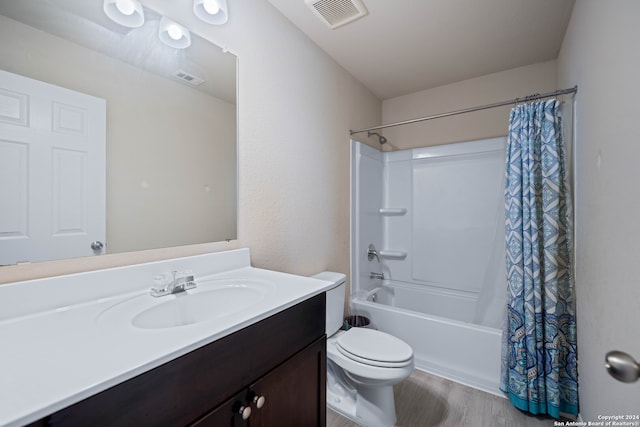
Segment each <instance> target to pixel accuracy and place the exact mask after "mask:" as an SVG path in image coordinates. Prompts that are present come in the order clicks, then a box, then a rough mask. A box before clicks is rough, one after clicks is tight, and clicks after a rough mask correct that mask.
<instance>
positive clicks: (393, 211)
mask: <svg viewBox="0 0 640 427" xmlns="http://www.w3.org/2000/svg"><path fill="white" fill-rule="evenodd" d="M406 213H407V208H380V214H381V215H387V216H393V215H404V214H406Z"/></svg>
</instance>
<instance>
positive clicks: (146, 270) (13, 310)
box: [0, 249, 331, 426]
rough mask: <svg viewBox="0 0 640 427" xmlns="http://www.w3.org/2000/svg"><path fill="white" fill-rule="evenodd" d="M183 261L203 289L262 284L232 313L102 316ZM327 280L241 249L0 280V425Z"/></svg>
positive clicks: (210, 337)
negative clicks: (272, 265)
mask: <svg viewBox="0 0 640 427" xmlns="http://www.w3.org/2000/svg"><path fill="white" fill-rule="evenodd" d="M186 269H190V270H192V271H193V272H194V274H195V275H196V279H197V281H198V282H199V283H201V284H199V286H201V287H203V288H204V287H207V286H210V285H211V284H213V285H211V286H214V285H215V284H216V283H218V284H219V283H224V281H221V280H220V279H227V281H228V282H230V283H235V284H238V283H241V282H243V281H247V282H252V281H253V282H255V283H261V284H262V287H261V289H263V290H264V289H266V290H267V291H266V292H264V294H263V295H262V296H261V298H260V299H259V301H258V302H256V303H254V304H252V305H249V306H248V307H246V308H244V309H241V310H239V311H237V312H234V313H230V314H227V315H225V316H222V317H218V318H212V319H209V320H206V319H205V320H203V321H200V322H198V323H194V324H189V325H185V326H178V327H168V328H160V329H142V328H137V327H135V326H133V325H132V324H131V322H128V321H122V319H120V320H119V321H115V320H114V321H110V320H109V319H108V314H109V313H110V312H113V310H116V309H118V307H122V306H126V305H127V304H130V302H131V301H132V300H135V299H136V298H137V299H140V298H143V296H144V295H148V294H149V290H150V288H151V287H152V286H153V284H154V283H153V280H152V278H153V276H154V275H156V274H158V273H163V272H167V271H173V270H186ZM329 287H331V284H330V283H328V282H325V281H321V280H316V279H311V278H305V277H299V276H294V275H289V274H285V273H279V272H273V271H269V270H263V269H258V268H253V267H251V265H250V254H249V250H248V249H238V250H233V251H227V252H220V253H214V254H206V255H199V256H193V257H186V258H180V259H174V260H167V261H159V262H153V263H147V264H140V265H134V266H128V267H120V268H113V269H107V270H100V271H93V272H87V273H79V274H73V275H68V276H59V277H53V278H48V279H38V280H32V281H26V282H19V283H12V284H7V285H2V286H0V342H2V347H3V350H2V352H0V366H1V367H2V368H0V372H1V375H0V376H1V377H2V381H1V382H0V425H1V426H14V425H23V424H26V423H29V422H32V421H35V420H38V419H40V418H42V417H44V416H47V415H49V414H52V413H54V412H56V411H58V410H60V409H62V408H65V407H68V406H69V405H72V404H74V403H76V402H79V401H81V400H83V399H86V398H88V397H90V396H93V395H95V394H96V393H99V392H101V391H103V390H106V389H108V388H110V387H112V386H114V385H116V384H119V383H122V382H124V381H126V380H129V379H131V378H133V377H136V376H138V375H140V374H142V373H144V372H147V371H149V370H151V369H153V368H156V367H158V366H160V365H163V364H165V363H166V362H169V361H172V360H174V359H176V358H178V357H180V356H183V355H186V354H187V353H190V352H192V351H194V350H196V349H198V348H201V347H203V346H206V345H207V344H210V343H213V342H214V341H217V340H220V339H221V338H223V337H227V336H229V335H231V334H233V333H234V332H237V331H240V330H242V329H244V328H246V327H248V326H250V325H254V324H257V323H259V322H260V321H263V320H264V319H267V318H269V317H271V316H273V315H275V314H276V313H280V312H282V311H285V310H287V309H289V308H291V307H293V306H295V305H296V304H298V303H300V302H302V301H305V300H308V299H310V298H311V297H313V296H316V295H319V294H321V293H323V292H324V291H325V290H326V289H328V288H329ZM149 298H152V297H151V296H149ZM162 298H167V297H160V298H159V300H160V299H162ZM152 303H153V304H158V303H157V302H152ZM114 306H115V307H114ZM124 315H126V314H124ZM105 318H106V319H107V321H105Z"/></svg>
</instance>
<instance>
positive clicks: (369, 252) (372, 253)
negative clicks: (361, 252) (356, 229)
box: [367, 243, 380, 262]
mask: <svg viewBox="0 0 640 427" xmlns="http://www.w3.org/2000/svg"><path fill="white" fill-rule="evenodd" d="M374 258H375V259H377V260H378V262H380V258H379V257H378V251H377V250H376V247H375V246H374V245H373V243H371V244H370V245H369V249H368V250H367V259H368V260H369V261H373V259H374Z"/></svg>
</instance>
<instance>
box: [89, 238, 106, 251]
mask: <svg viewBox="0 0 640 427" xmlns="http://www.w3.org/2000/svg"><path fill="white" fill-rule="evenodd" d="M91 249H93V251H94V252H98V251H101V250H102V249H104V243H102V242H101V241H100V240H96V241H95V242H91Z"/></svg>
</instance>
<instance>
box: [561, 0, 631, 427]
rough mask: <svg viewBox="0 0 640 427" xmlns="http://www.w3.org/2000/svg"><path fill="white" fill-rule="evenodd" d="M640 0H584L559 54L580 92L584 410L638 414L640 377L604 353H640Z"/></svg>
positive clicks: (587, 415) (589, 414) (591, 417)
mask: <svg viewBox="0 0 640 427" xmlns="http://www.w3.org/2000/svg"><path fill="white" fill-rule="evenodd" d="M638 22H640V2H638V1H637V0H612V1H606V2H604V1H600V0H579V1H577V2H576V4H575V8H574V11H573V15H572V17H571V22H570V24H569V28H568V30H567V33H566V36H565V39H564V42H563V44H562V49H561V51H560V56H559V58H558V84H559V86H562V87H567V86H573V85H575V84H577V85H578V94H577V95H576V125H575V131H576V144H575V147H576V160H577V161H576V169H577V170H576V173H577V179H576V192H577V194H576V216H577V217H576V220H577V222H576V245H577V251H576V293H577V296H576V298H577V316H578V319H577V327H578V346H579V349H578V362H579V364H578V367H579V370H578V371H579V393H580V412H581V415H582V418H583V419H584V420H585V421H597V420H598V419H597V417H598V415H615V414H622V415H640V382H636V383H633V384H623V383H620V382H616V381H614V380H613V379H612V378H611V377H610V376H609V375H608V374H607V373H606V371H605V369H604V358H605V354H606V353H607V352H608V351H610V350H614V349H618V350H622V351H626V352H628V353H630V354H631V355H632V356H634V357H635V358H636V360H640V327H639V325H640V279H639V277H640V263H639V262H638V261H639V260H640V244H639V243H638V242H639V241H640V222H638V218H640V198H639V197H638V195H639V193H638V184H639V183H640V172H639V170H640V169H639V168H638V161H639V160H640V139H639V138H638V134H639V133H638V126H637V125H638V117H639V116H640V105H639V104H638V99H637V95H638V93H640V80H639V79H638V70H639V69H640V55H639V54H638V42H639V41H640V25H639V24H638Z"/></svg>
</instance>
